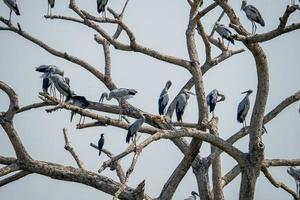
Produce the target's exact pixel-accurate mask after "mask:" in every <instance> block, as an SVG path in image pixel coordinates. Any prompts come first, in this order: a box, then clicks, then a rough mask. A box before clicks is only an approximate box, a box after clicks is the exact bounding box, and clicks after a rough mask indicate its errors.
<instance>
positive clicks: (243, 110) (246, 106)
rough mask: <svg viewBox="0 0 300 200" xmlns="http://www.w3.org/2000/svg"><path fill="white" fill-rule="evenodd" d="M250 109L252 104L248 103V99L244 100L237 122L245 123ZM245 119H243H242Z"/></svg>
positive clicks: (241, 103) (239, 107)
mask: <svg viewBox="0 0 300 200" xmlns="http://www.w3.org/2000/svg"><path fill="white" fill-rule="evenodd" d="M249 108H250V103H249V102H248V99H246V98H244V99H243V100H242V101H241V102H240V103H239V106H238V112H237V120H238V121H239V122H243V121H244V118H245V117H246V115H247V113H248V110H249ZM242 118H243V119H242Z"/></svg>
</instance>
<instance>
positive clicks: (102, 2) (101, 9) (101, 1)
mask: <svg viewBox="0 0 300 200" xmlns="http://www.w3.org/2000/svg"><path fill="white" fill-rule="evenodd" d="M107 2H108V0H97V11H98V13H99V14H100V13H103V14H104V16H105V17H106V12H105V7H106V4H107ZM103 14H102V17H103Z"/></svg>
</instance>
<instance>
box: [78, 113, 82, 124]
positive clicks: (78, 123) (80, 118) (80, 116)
mask: <svg viewBox="0 0 300 200" xmlns="http://www.w3.org/2000/svg"><path fill="white" fill-rule="evenodd" d="M81 118H82V115H80V118H79V122H78V124H79V125H80V124H81Z"/></svg>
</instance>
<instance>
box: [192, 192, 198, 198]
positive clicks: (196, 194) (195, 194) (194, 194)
mask: <svg viewBox="0 0 300 200" xmlns="http://www.w3.org/2000/svg"><path fill="white" fill-rule="evenodd" d="M191 194H192V195H193V196H198V197H200V196H199V194H198V193H197V192H195V191H192V192H191Z"/></svg>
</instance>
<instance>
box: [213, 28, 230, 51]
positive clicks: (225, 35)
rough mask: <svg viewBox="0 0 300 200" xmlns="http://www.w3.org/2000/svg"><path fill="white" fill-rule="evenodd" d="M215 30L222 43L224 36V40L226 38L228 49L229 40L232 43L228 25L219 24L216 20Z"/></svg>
mask: <svg viewBox="0 0 300 200" xmlns="http://www.w3.org/2000/svg"><path fill="white" fill-rule="evenodd" d="M215 30H216V31H217V33H219V35H220V36H221V37H222V43H223V44H224V38H225V39H226V40H228V44H227V49H228V46H229V42H231V43H232V44H234V40H233V37H232V33H231V31H230V30H229V28H228V27H226V26H225V25H223V24H219V23H218V22H216V24H215Z"/></svg>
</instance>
